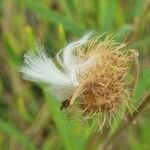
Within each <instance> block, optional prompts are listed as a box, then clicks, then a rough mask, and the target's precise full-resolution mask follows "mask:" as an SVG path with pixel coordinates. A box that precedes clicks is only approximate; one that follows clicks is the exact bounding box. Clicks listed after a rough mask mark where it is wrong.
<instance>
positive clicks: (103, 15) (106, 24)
mask: <svg viewBox="0 0 150 150" xmlns="http://www.w3.org/2000/svg"><path fill="white" fill-rule="evenodd" d="M99 7H100V12H99V19H100V20H99V22H100V25H101V30H102V31H107V30H110V29H112V28H111V27H112V24H113V22H114V18H115V10H116V3H115V0H111V1H109V0H101V1H100V3H99Z"/></svg>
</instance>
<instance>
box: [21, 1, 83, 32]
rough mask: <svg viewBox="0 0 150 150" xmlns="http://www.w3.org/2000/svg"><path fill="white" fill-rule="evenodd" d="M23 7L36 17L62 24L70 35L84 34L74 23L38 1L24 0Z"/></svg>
mask: <svg viewBox="0 0 150 150" xmlns="http://www.w3.org/2000/svg"><path fill="white" fill-rule="evenodd" d="M23 2H24V3H25V5H26V6H27V7H28V8H29V9H31V10H32V11H33V12H35V13H36V14H37V15H38V16H40V17H42V18H44V19H45V20H47V21H49V22H50V23H53V24H55V25H58V24H62V25H63V26H64V28H65V29H66V30H68V31H70V32H72V33H76V34H81V33H83V32H84V30H83V28H81V27H80V26H79V25H77V24H76V23H75V22H72V21H71V20H69V19H67V18H66V17H65V16H62V15H60V14H58V13H57V12H55V11H53V10H51V9H50V8H48V7H46V6H45V5H43V4H42V3H41V2H40V1H35V0H25V1H23Z"/></svg>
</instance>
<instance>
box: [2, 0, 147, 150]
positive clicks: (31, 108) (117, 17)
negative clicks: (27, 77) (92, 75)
mask: <svg viewBox="0 0 150 150" xmlns="http://www.w3.org/2000/svg"><path fill="white" fill-rule="evenodd" d="M90 30H97V31H98V32H99V33H104V32H108V33H114V34H115V38H116V40H117V41H119V42H121V41H126V42H129V45H128V46H129V47H130V48H134V49H137V50H139V52H140V66H141V68H140V79H139V82H138V86H137V89H136V92H135V93H136V94H135V97H134V101H135V104H138V102H139V101H140V99H141V98H142V96H143V95H144V94H145V93H146V92H147V91H149V90H150V50H149V49H150V1H149V0H126V1H124V0H1V1H0V149H3V150H8V149H10V150H30V149H31V150H38V149H39V150H51V149H64V150H84V149H86V150H95V149H96V148H97V146H98V145H99V144H100V143H102V142H103V141H104V140H105V138H106V135H107V134H109V133H108V132H105V130H104V132H103V133H102V132H94V130H93V127H91V126H90V125H86V126H85V125H83V124H81V123H80V122H79V121H78V120H76V119H73V121H71V120H70V119H68V113H67V112H66V111H65V110H64V111H60V110H59V107H60V103H58V102H57V100H55V98H54V97H52V96H51V95H50V93H49V92H47V90H45V87H44V86H43V85H42V86H41V85H39V84H35V83H31V82H27V81H24V80H22V79H21V76H20V74H19V73H18V69H19V66H20V64H21V61H22V57H23V55H24V53H25V52H26V51H27V50H29V49H31V48H32V47H33V46H34V43H35V41H40V42H41V43H42V44H44V45H45V47H46V48H47V51H48V53H49V54H50V56H51V57H53V56H54V55H55V54H56V52H57V51H58V50H59V49H61V48H62V47H63V46H64V45H65V44H66V43H67V42H69V41H70V40H71V39H74V38H77V37H79V36H81V35H83V34H84V33H86V32H88V31H90ZM149 111H150V107H147V109H146V110H145V111H144V112H143V113H142V114H141V116H140V117H139V118H138V119H137V121H136V123H135V124H133V125H132V126H131V128H130V129H129V130H127V131H126V132H125V133H124V135H123V137H122V138H120V139H118V140H117V142H116V143H115V148H114V149H116V150H119V149H121V150H123V149H127V148H128V149H129V150H130V149H132V150H148V149H150V134H149V132H150V128H149V125H150V120H149V117H150V115H149ZM116 126H117V125H116ZM115 128H116V127H115ZM107 130H109V129H107Z"/></svg>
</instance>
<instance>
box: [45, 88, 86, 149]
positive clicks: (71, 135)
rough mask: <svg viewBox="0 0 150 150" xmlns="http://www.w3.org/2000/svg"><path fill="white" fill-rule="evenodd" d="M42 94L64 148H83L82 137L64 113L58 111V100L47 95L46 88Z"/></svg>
mask: <svg viewBox="0 0 150 150" xmlns="http://www.w3.org/2000/svg"><path fill="white" fill-rule="evenodd" d="M44 95H45V99H46V102H47V104H48V108H49V111H50V114H51V117H52V118H53V120H54V122H55V125H56V127H57V130H58V132H59V134H60V137H61V140H62V142H63V146H64V148H65V149H66V150H77V149H80V150H82V149H84V144H85V142H83V140H84V139H82V136H81V135H78V133H76V131H77V129H76V130H75V128H74V124H73V123H72V122H69V120H67V116H66V114H65V113H64V112H63V111H60V103H58V100H56V99H55V98H54V97H53V96H51V95H49V94H48V93H47V91H46V90H44ZM79 136H81V138H79Z"/></svg>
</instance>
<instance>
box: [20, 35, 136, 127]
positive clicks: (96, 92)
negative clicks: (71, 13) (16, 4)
mask: <svg viewBox="0 0 150 150" xmlns="http://www.w3.org/2000/svg"><path fill="white" fill-rule="evenodd" d="M36 49H37V50H36V51H37V54H36V55H35V54H33V53H28V54H26V55H25V56H24V66H23V67H22V69H21V72H22V74H23V77H24V78H25V79H28V80H32V81H41V82H44V83H47V84H49V86H50V90H51V92H52V93H53V94H54V95H56V96H57V98H58V99H59V100H61V101H62V106H61V109H63V108H64V107H69V106H72V107H71V108H75V110H76V112H81V113H82V117H83V118H84V119H85V120H87V119H89V118H91V117H95V118H98V121H99V122H100V128H101V127H102V126H103V125H104V124H105V123H106V121H109V122H110V120H111V118H112V117H114V115H115V114H118V111H119V110H121V112H124V110H125V109H124V108H126V107H128V108H130V105H131V102H130V99H131V90H130V81H129V77H128V76H129V72H130V69H131V66H132V63H133V55H132V52H131V51H130V50H126V44H125V43H117V42H115V41H114V40H113V38H112V36H106V38H105V39H104V40H102V38H101V37H99V36H93V37H92V33H88V34H86V35H85V36H83V37H82V38H81V39H80V40H78V41H76V42H73V43H71V44H69V45H67V46H66V47H65V48H64V49H63V50H61V51H60V52H59V53H58V54H57V56H56V58H57V61H58V63H59V66H58V67H57V66H56V64H55V63H54V62H53V61H52V59H50V58H48V56H47V55H46V53H45V50H44V48H43V47H40V46H37V47H36ZM59 67H60V69H58V68H59ZM120 108H121V109H120ZM100 120H102V121H100Z"/></svg>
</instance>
